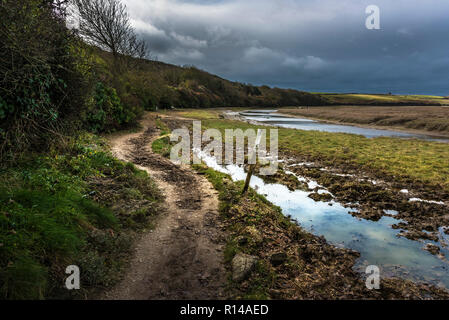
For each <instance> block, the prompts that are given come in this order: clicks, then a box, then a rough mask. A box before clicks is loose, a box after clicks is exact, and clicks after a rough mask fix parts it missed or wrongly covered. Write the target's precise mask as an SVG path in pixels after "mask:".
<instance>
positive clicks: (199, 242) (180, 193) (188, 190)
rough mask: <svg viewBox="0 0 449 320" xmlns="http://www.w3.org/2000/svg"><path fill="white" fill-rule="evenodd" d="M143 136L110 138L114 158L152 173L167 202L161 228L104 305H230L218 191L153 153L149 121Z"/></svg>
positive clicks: (147, 238) (145, 240)
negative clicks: (189, 302) (120, 301)
mask: <svg viewBox="0 0 449 320" xmlns="http://www.w3.org/2000/svg"><path fill="white" fill-rule="evenodd" d="M142 125H143V127H144V129H143V130H142V131H141V132H139V133H132V134H126V135H121V136H115V137H111V138H110V142H111V145H112V151H113V153H114V155H115V156H116V157H117V158H119V159H121V160H125V161H130V162H133V163H134V164H135V165H136V166H137V167H139V168H140V169H143V170H146V171H147V172H148V173H149V174H150V175H151V176H152V177H153V178H154V179H155V181H156V182H157V184H158V186H159V188H160V189H161V190H162V191H163V193H164V194H165V196H166V200H165V205H164V206H165V210H164V211H165V212H164V213H162V214H161V217H160V219H159V221H158V222H157V225H156V228H155V229H154V230H152V231H150V232H148V233H146V234H144V235H143V236H142V238H141V239H140V240H139V241H138V243H137V245H136V248H135V253H134V255H133V258H132V260H131V265H130V268H129V269H128V272H127V273H126V275H125V276H124V279H123V280H122V281H121V282H120V283H119V284H118V285H117V286H116V287H114V288H113V289H112V290H110V291H109V292H106V293H105V294H104V295H103V297H102V299H224V298H225V293H224V287H225V283H226V270H225V268H224V262H223V246H224V239H225V235H224V231H223V226H222V224H221V223H220V220H219V216H218V197H217V192H216V191H215V190H214V189H213V187H212V185H211V184H210V183H209V182H208V181H207V180H206V179H205V178H204V177H202V176H199V175H196V174H195V173H194V172H193V171H192V170H191V169H190V168H189V167H179V166H176V165H174V164H173V163H172V162H170V161H169V160H168V159H165V158H163V157H162V156H160V155H158V154H154V153H153V152H152V151H151V143H152V141H154V139H155V138H156V137H157V136H158V134H157V133H158V132H157V130H156V129H155V127H154V121H153V119H152V118H151V116H150V115H147V116H146V117H145V118H144V120H143V121H142Z"/></svg>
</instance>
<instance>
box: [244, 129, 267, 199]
mask: <svg viewBox="0 0 449 320" xmlns="http://www.w3.org/2000/svg"><path fill="white" fill-rule="evenodd" d="M261 138H262V135H261V131H260V129H257V137H256V142H255V143H254V148H253V150H252V152H251V155H248V162H249V160H250V159H253V161H251V162H256V160H257V159H256V149H257V147H258V146H259V144H260V139H261ZM255 168H256V163H254V164H250V165H249V168H248V174H247V175H246V180H245V186H244V187H243V190H242V195H244V194H245V193H246V192H247V191H248V188H249V183H250V182H251V176H252V175H253V172H254V169H255Z"/></svg>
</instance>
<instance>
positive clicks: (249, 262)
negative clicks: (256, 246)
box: [232, 253, 257, 282]
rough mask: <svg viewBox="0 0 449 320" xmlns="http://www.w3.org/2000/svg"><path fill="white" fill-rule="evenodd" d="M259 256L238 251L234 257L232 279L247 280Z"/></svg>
mask: <svg viewBox="0 0 449 320" xmlns="http://www.w3.org/2000/svg"><path fill="white" fill-rule="evenodd" d="M256 262H257V257H255V256H250V255H247V254H244V253H237V254H236V255H235V257H234V259H232V280H234V281H237V282H240V281H243V280H245V279H246V278H247V277H248V275H249V274H250V273H251V271H253V270H254V267H255V266H256Z"/></svg>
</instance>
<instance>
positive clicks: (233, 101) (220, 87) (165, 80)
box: [94, 49, 327, 110]
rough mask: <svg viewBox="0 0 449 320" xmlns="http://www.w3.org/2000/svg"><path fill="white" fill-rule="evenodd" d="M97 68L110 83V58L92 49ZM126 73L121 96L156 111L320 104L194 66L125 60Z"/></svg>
mask: <svg viewBox="0 0 449 320" xmlns="http://www.w3.org/2000/svg"><path fill="white" fill-rule="evenodd" d="M94 55H95V56H96V57H97V58H96V59H95V61H96V64H97V68H98V70H99V72H100V74H102V75H103V76H106V78H108V80H112V79H111V78H110V76H111V72H110V70H111V66H112V56H111V54H110V53H108V52H104V51H100V50H98V49H95V50H94ZM126 59H127V68H126V71H125V72H124V73H123V74H122V75H121V77H120V80H121V82H122V83H125V88H122V89H124V91H121V92H120V93H121V94H122V95H125V96H127V95H130V96H132V97H133V98H134V99H137V100H138V101H139V102H140V103H141V105H142V106H143V107H144V109H145V110H154V109H156V107H158V108H170V107H175V108H211V107H225V106H226V107H249V106H256V107H279V106H286V105H288V106H294V105H323V104H327V102H326V101H325V100H324V99H323V98H322V97H320V96H316V95H312V94H310V93H307V92H302V91H298V90H292V89H280V88H270V87H268V86H254V85H251V84H244V83H239V82H232V81H229V80H226V79H223V78H221V77H219V76H216V75H213V74H210V73H208V72H206V71H202V70H199V69H197V68H196V67H194V66H183V67H180V66H175V65H171V64H167V63H164V62H159V61H151V60H144V59H135V58H129V57H127V58H126Z"/></svg>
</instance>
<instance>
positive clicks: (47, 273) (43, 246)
mask: <svg viewBox="0 0 449 320" xmlns="http://www.w3.org/2000/svg"><path fill="white" fill-rule="evenodd" d="M0 181H1V183H0V185H1V187H0V227H1V229H0V296H1V298H2V299H43V298H52V297H57V298H83V297H85V296H86V295H88V294H89V293H91V292H92V290H94V289H98V288H101V287H108V286H111V285H112V284H114V283H115V282H116V281H117V280H118V279H119V278H120V273H121V271H122V269H123V267H124V266H125V265H126V259H127V257H128V254H129V249H130V246H131V244H132V239H133V236H134V235H135V233H136V231H137V230H138V229H142V228H147V227H150V225H149V224H148V221H149V218H150V217H152V216H154V215H155V214H156V211H157V208H158V202H159V201H160V200H161V195H160V194H159V191H158V190H157V188H156V186H155V185H154V183H153V181H152V180H151V178H150V177H149V176H148V175H147V173H146V172H143V171H140V170H137V169H136V168H135V167H134V166H133V165H132V164H126V163H124V162H121V161H118V160H116V159H115V158H113V157H112V155H111V154H110V152H109V151H108V148H107V146H106V144H105V142H104V141H103V140H102V139H100V138H98V137H96V136H94V135H90V134H82V135H80V136H79V137H78V138H77V139H71V141H70V142H67V144H66V145H65V146H64V147H60V148H59V149H57V150H52V151H51V152H49V153H46V154H30V155H28V156H26V158H23V159H21V160H20V161H18V162H17V164H16V165H15V166H10V167H4V168H2V169H1V172H0ZM68 265H77V266H79V267H80V270H81V277H80V278H81V290H74V291H68V290H66V289H64V287H63V285H64V279H65V277H67V275H66V274H65V268H66V267H67V266H68Z"/></svg>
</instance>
